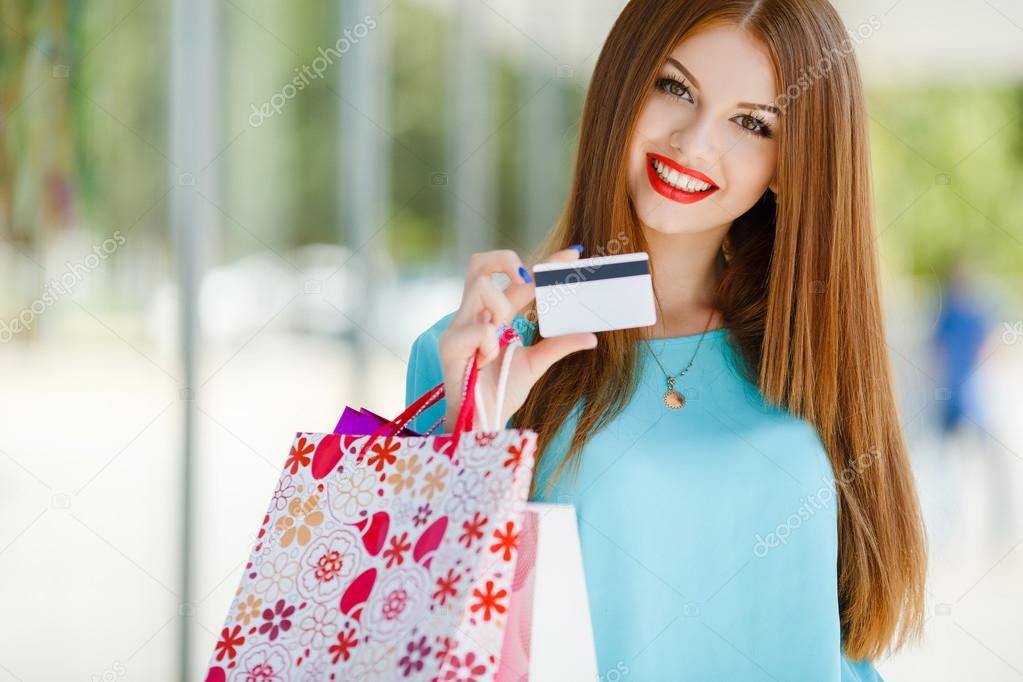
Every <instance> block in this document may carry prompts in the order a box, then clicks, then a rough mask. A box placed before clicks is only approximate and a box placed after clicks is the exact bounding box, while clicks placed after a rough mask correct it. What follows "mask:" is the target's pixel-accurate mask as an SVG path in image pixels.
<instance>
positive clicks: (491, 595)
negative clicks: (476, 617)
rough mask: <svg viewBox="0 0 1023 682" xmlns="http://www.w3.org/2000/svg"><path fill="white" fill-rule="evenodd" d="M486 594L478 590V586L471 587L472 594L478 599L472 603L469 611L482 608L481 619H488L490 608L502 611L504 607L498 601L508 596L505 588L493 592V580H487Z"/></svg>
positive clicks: (474, 611)
mask: <svg viewBox="0 0 1023 682" xmlns="http://www.w3.org/2000/svg"><path fill="white" fill-rule="evenodd" d="M486 590H487V591H486V594H484V593H483V592H480V591H479V589H478V588H473V590H472V596H473V597H475V598H477V599H479V601H478V602H476V603H475V604H473V605H472V607H471V609H470V610H471V611H472V612H473V613H476V612H477V611H479V610H480V609H483V620H490V610H491V609H493V610H494V611H497V612H498V613H504V612H505V610H506V609H505V607H504V605H502V604H500V603H499V601H500V600H501V599H504V598H505V597H507V596H508V591H507V590H501V591H500V592H496V593H495V592H494V581H493V580H488V581H487V587H486Z"/></svg>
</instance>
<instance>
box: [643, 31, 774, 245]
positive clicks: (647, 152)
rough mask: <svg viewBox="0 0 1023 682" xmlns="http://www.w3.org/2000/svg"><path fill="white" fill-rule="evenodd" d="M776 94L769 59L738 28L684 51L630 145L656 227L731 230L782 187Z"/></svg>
mask: <svg viewBox="0 0 1023 682" xmlns="http://www.w3.org/2000/svg"><path fill="white" fill-rule="evenodd" d="M775 88H776V85H775V81H774V71H773V69H772V68H771V63H770V61H769V59H768V56H767V53H766V52H764V50H763V49H762V48H761V47H760V45H759V44H758V43H756V42H755V41H754V40H753V39H752V38H751V37H750V36H749V35H748V34H747V33H745V32H743V31H740V30H739V29H737V28H735V27H731V26H721V27H715V28H710V29H706V30H704V31H701V32H700V33H698V34H695V35H692V36H690V37H688V38H686V39H685V40H683V41H681V42H680V43H679V44H678V45H677V46H676V47H675V49H674V50H673V51H672V53H671V55H670V57H669V59H668V60H667V61H665V63H664V64H663V65H661V70H660V71H659V72H658V76H657V80H656V83H655V85H654V87H653V89H652V90H651V92H650V93H649V95H648V97H647V100H646V102H645V103H644V104H643V108H642V109H641V111H640V115H639V120H638V122H637V126H636V131H635V134H634V136H633V138H632V140H631V142H630V145H629V160H628V164H629V169H628V192H629V197H630V198H631V199H632V204H633V206H634V207H635V209H636V213H637V215H638V216H639V218H640V220H641V221H642V222H643V223H644V224H645V225H646V226H647V227H649V228H651V229H654V230H657V231H659V232H665V233H682V232H687V233H692V232H700V231H703V230H707V229H714V228H722V227H723V228H725V229H727V227H728V226H730V225H731V224H732V221H733V220H735V219H736V218H738V217H739V216H740V215H742V214H743V213H745V212H746V211H747V210H748V209H749V208H750V207H751V206H753V204H755V203H756V202H757V200H758V199H759V198H760V197H761V195H763V193H764V191H765V190H766V189H767V188H768V186H769V185H771V186H772V189H773V178H774V171H775V165H776V163H777V158H778V149H777V147H778V145H777V138H776V135H777V131H778V124H779V122H780V116H781V112H779V111H777V110H775V111H771V107H770V105H772V104H773V103H774V102H776V101H777V96H778V93H777V91H776V89H775ZM760 105H768V109H766V110H765V109H764V108H761V106H760ZM686 176H689V177H686Z"/></svg>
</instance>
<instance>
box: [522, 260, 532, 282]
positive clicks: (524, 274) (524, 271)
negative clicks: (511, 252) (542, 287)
mask: <svg viewBox="0 0 1023 682" xmlns="http://www.w3.org/2000/svg"><path fill="white" fill-rule="evenodd" d="M519 277H521V278H522V279H524V280H526V283H527V284H532V283H533V278H532V277H530V276H529V273H528V272H526V269H525V268H524V267H522V266H521V265H520V266H519Z"/></svg>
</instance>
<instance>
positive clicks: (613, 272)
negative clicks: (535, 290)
mask: <svg viewBox="0 0 1023 682" xmlns="http://www.w3.org/2000/svg"><path fill="white" fill-rule="evenodd" d="M649 274H650V261H649V260H647V259H646V258H644V259H642V260H630V261H624V262H621V263H604V264H603V265H583V266H581V267H573V268H558V269H557V270H537V271H534V272H533V280H534V281H535V282H536V286H538V287H549V286H554V285H556V284H578V283H579V282H592V281H595V280H598V279H614V278H617V277H631V276H634V275H649Z"/></svg>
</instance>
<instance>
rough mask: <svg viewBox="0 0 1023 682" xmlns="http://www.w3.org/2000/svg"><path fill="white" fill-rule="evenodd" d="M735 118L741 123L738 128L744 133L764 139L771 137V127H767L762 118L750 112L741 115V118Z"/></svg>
mask: <svg viewBox="0 0 1023 682" xmlns="http://www.w3.org/2000/svg"><path fill="white" fill-rule="evenodd" d="M736 118H737V119H739V120H740V121H741V122H740V123H739V126H740V127H741V128H742V129H743V130H745V131H747V132H749V133H751V134H753V135H756V136H758V137H765V138H769V137H771V135H772V133H771V126H769V125H768V124H767V121H765V120H764V119H763V118H761V117H760V116H759V115H758V114H756V113H755V112H752V111H751V112H749V113H748V114H743V115H742V116H736ZM733 120H734V119H733Z"/></svg>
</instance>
